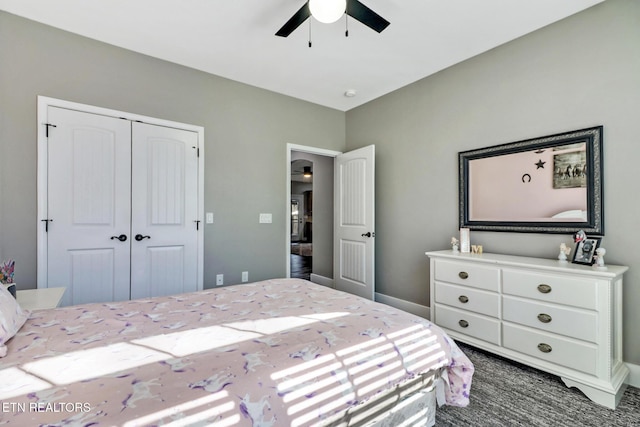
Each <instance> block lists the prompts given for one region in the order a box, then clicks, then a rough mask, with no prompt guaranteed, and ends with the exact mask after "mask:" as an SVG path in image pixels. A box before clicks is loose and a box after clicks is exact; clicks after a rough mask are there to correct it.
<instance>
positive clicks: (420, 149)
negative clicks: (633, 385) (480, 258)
mask: <svg viewBox="0 0 640 427" xmlns="http://www.w3.org/2000/svg"><path fill="white" fill-rule="evenodd" d="M639 113H640V2H638V1H635V0H610V1H607V2H604V3H602V4H600V5H598V6H595V7H593V8H591V9H588V10H586V11H584V12H582V13H580V14H578V15H575V16H573V17H569V18H568V19H566V20H564V21H561V22H559V23H556V24H553V25H551V26H548V27H546V28H543V29H541V30H539V31H537V32H535V33H532V34H530V35H527V36H525V37H523V38H521V39H518V40H516V41H514V42H511V43H508V44H506V45H503V46H501V47H498V48H496V49H494V50H492V51H490V52H487V53H485V54H482V55H480V56H477V57H475V58H472V59H470V60H468V61H466V62H464V63H461V64H458V65H455V66H453V67H451V68H449V69H447V70H444V71H442V72H440V73H438V74H436V75H434V76H431V77H429V78H426V79H423V80H421V81H419V82H417V83H415V84H412V85H410V86H407V87H405V88H402V89H401V90H398V91H396V92H394V93H392V94H390V95H387V96H384V97H382V98H379V99H378V100H375V101H372V102H370V103H368V104H366V105H364V106H362V107H359V108H356V109H354V110H351V111H349V112H348V113H347V147H348V149H354V148H357V147H361V146H364V145H368V144H375V145H376V152H377V160H376V173H377V176H376V206H377V207H376V223H377V224H376V266H377V270H376V287H377V291H378V292H381V293H383V294H387V295H391V296H394V297H397V298H401V299H404V300H409V301H413V302H415V303H418V304H423V305H429V288H428V277H429V271H428V263H427V259H426V257H425V255H424V252H425V251H429V250H439V249H446V248H448V247H449V241H450V238H451V236H455V235H457V234H458V232H457V230H458V217H457V206H458V203H457V194H458V193H457V176H456V171H457V152H458V151H463V150H468V149H473V148H480V147H483V146H489V145H495V144H500V143H506V142H512V141H517V140H521V139H527V138H533V137H536V136H543V135H550V134H553V133H558V132H563V131H569V130H574V129H581V128H585V127H590V126H594V125H600V124H601V125H604V191H605V197H604V202H605V203H604V205H605V221H606V224H605V226H606V230H605V231H606V236H605V238H604V239H603V242H602V246H603V247H606V248H607V255H606V261H607V262H608V263H611V264H623V265H628V266H630V267H631V268H630V270H629V272H628V273H627V275H626V276H625V288H624V295H625V297H624V322H625V328H624V358H625V361H627V362H631V363H636V364H637V363H640V334H638V333H637V332H636V331H637V326H638V325H640V310H638V309H637V307H638V306H640V257H639V256H638V253H637V249H636V245H637V243H636V238H637V231H636V230H637V227H638V215H639V214H640V198H639V197H638V190H637V183H636V181H637V180H636V179H635V178H633V177H632V176H633V175H632V173H633V171H635V170H637V163H638V159H639V158H640V132H638V129H637V126H638V117H639V116H638V114H639ZM471 237H472V242H473V243H475V244H481V245H484V249H485V251H487V252H496V253H506V254H517V255H527V256H537V257H544V258H554V257H556V256H557V254H558V246H559V244H560V243H561V242H571V243H572V240H571V237H570V236H566V235H544V234H518V233H494V232H472V234H471ZM572 244H573V243H572Z"/></svg>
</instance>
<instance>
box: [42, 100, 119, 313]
mask: <svg viewBox="0 0 640 427" xmlns="http://www.w3.org/2000/svg"><path fill="white" fill-rule="evenodd" d="M48 119H49V122H50V123H51V124H53V125H55V127H53V126H52V127H50V132H49V138H48V147H47V151H48V156H47V157H48V158H47V163H48V197H47V199H48V200H47V205H48V213H47V217H48V219H50V222H49V223H48V233H47V269H48V279H47V286H48V287H58V286H63V287H66V292H65V294H64V296H63V300H62V302H61V305H70V304H82V303H85V302H105V301H119V300H126V299H129V291H130V264H129V263H130V240H131V236H130V235H129V230H130V229H129V227H130V212H131V206H130V200H131V195H130V182H131V126H130V122H128V121H126V120H121V119H116V118H112V117H105V116H100V115H96V114H90V113H82V112H78V111H72V110H67V109H63V108H57V107H48ZM118 236H125V237H124V238H126V240H125V241H121V240H119V239H117V238H115V237H118ZM124 238H123V239H124Z"/></svg>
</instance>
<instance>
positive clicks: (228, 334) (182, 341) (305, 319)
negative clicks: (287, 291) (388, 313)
mask: <svg viewBox="0 0 640 427" xmlns="http://www.w3.org/2000/svg"><path fill="white" fill-rule="evenodd" d="M348 315H349V313H342V312H334V313H322V314H308V315H302V316H285V317H273V318H271V319H258V320H247V321H243V322H232V323H225V324H223V325H215V326H208V327H204V328H197V329H189V330H186V331H179V332H172V333H170V334H162V335H155V336H152V337H146V338H140V339H136V340H133V341H131V342H132V343H135V344H140V345H143V346H146V347H150V348H154V349H157V350H160V351H164V352H167V353H170V354H172V355H174V356H176V357H184V356H188V355H191V354H194V353H199V352H202V351H209V350H213V349H216V348H222V347H226V346H229V345H233V344H237V343H240V342H242V341H248V340H252V339H256V338H260V337H262V336H264V335H271V334H276V333H279V332H282V331H286V330H288V329H294V328H297V327H300V326H306V325H309V324H312V323H317V322H321V321H323V320H327V319H334V318H337V317H343V316H348Z"/></svg>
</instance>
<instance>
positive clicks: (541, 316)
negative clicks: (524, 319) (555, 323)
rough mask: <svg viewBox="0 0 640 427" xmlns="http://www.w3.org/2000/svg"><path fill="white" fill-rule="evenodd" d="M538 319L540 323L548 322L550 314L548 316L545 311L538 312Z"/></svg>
mask: <svg viewBox="0 0 640 427" xmlns="http://www.w3.org/2000/svg"><path fill="white" fill-rule="evenodd" d="M538 320H539V321H541V322H542V323H550V322H551V316H549V315H548V314H545V313H540V314H538Z"/></svg>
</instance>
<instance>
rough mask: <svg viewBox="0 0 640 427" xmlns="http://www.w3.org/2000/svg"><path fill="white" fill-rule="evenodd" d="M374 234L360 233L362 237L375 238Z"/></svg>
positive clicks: (368, 232)
mask: <svg viewBox="0 0 640 427" xmlns="http://www.w3.org/2000/svg"><path fill="white" fill-rule="evenodd" d="M375 236H376V233H372V232H370V231H367V232H366V233H362V237H375Z"/></svg>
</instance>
